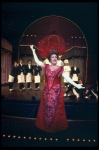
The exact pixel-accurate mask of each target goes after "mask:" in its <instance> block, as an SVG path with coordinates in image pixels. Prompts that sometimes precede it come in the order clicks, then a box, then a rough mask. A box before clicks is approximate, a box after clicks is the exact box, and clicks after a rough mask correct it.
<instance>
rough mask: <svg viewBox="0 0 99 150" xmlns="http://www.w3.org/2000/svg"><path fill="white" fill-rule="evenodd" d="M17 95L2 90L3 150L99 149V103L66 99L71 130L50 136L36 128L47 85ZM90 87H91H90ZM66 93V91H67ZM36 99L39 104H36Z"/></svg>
mask: <svg viewBox="0 0 99 150" xmlns="http://www.w3.org/2000/svg"><path fill="white" fill-rule="evenodd" d="M24 85H25V88H26V89H25V91H22V92H20V91H19V84H18V83H16V82H15V83H14V85H13V89H14V91H12V92H9V86H8V85H3V86H1V95H2V99H1V145H2V146H3V147H54V146H55V147H57V146H59V147H73V146H74V147H75V146H76V147H78V146H80V147H85V146H87V147H91V146H97V145H98V100H85V99H79V100H76V99H75V98H73V97H64V103H65V110H66V115H67V120H68V129H67V130H65V131H61V132H57V133H46V132H44V131H42V130H40V129H38V128H37V127H36V125H35V121H36V117H37V112H38V109H39V104H40V99H41V95H42V90H43V85H44V83H43V82H41V83H40V90H39V91H35V85H34V83H31V87H32V90H30V91H28V90H27V85H26V83H25V84H24ZM87 86H88V85H87ZM63 91H65V88H64V87H63ZM34 97H35V100H34Z"/></svg>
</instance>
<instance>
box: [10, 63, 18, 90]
mask: <svg viewBox="0 0 99 150" xmlns="http://www.w3.org/2000/svg"><path fill="white" fill-rule="evenodd" d="M17 65H18V64H17V61H14V65H13V66H12V68H11V73H10V75H9V79H8V81H9V91H10V92H11V91H13V89H12V87H13V82H14V78H15V77H16V76H17V72H18V67H17Z"/></svg>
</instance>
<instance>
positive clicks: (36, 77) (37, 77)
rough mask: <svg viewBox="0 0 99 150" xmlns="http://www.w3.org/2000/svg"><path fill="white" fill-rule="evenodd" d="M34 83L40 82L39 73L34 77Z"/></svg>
mask: <svg viewBox="0 0 99 150" xmlns="http://www.w3.org/2000/svg"><path fill="white" fill-rule="evenodd" d="M34 80H35V83H40V75H39V73H38V75H37V76H35V77H34Z"/></svg>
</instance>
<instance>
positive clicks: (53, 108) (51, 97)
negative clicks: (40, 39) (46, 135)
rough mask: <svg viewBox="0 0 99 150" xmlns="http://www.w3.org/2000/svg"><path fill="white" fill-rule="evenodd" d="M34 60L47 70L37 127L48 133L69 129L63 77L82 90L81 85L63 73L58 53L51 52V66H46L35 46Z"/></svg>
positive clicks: (33, 50)
mask: <svg viewBox="0 0 99 150" xmlns="http://www.w3.org/2000/svg"><path fill="white" fill-rule="evenodd" d="M30 48H31V49H32V52H33V56H34V59H35V61H36V63H38V65H40V66H41V67H44V68H45V84H44V87H43V93H42V97H41V102H40V106H39V110H38V114H37V119H36V126H37V127H38V128H40V129H42V130H44V131H46V132H53V133H54V132H58V131H61V130H65V129H67V128H68V123H67V117H66V111H65V105H64V95H63V90H62V86H61V75H62V76H63V77H64V78H65V79H66V80H67V81H68V82H69V83H71V84H72V85H74V86H75V87H77V88H79V89H81V88H82V86H81V84H76V83H75V82H74V81H73V80H72V79H71V78H70V77H68V76H67V75H66V74H65V73H64V72H63V66H57V59H58V53H57V51H56V50H51V51H50V55H49V60H50V63H51V65H48V64H46V65H44V64H43V63H42V62H41V61H39V59H38V57H37V55H36V53H35V49H34V48H33V45H31V46H30Z"/></svg>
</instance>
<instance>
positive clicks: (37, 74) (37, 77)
mask: <svg viewBox="0 0 99 150" xmlns="http://www.w3.org/2000/svg"><path fill="white" fill-rule="evenodd" d="M41 70H42V68H41V66H39V65H38V64H36V65H34V82H35V90H38V89H39V83H40V71H41Z"/></svg>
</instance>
